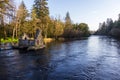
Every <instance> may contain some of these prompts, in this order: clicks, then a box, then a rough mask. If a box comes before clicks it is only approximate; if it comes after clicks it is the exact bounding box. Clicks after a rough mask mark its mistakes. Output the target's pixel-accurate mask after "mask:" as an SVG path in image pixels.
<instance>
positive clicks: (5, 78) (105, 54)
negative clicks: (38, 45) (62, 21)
mask: <svg viewBox="0 0 120 80" xmlns="http://www.w3.org/2000/svg"><path fill="white" fill-rule="evenodd" d="M119 48H120V42H119V41H117V40H115V39H113V38H108V37H105V36H91V37H89V38H88V39H85V40H76V41H67V42H52V43H50V44H47V47H46V48H45V49H44V50H40V51H36V52H35V51H33V52H26V51H18V50H8V51H1V52H0V80H120V68H119V67H120V62H119V61H120V50H119Z"/></svg>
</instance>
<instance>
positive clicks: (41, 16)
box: [32, 0, 50, 37]
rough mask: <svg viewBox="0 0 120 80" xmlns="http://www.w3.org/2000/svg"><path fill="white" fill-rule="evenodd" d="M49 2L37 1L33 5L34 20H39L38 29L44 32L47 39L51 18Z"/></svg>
mask: <svg viewBox="0 0 120 80" xmlns="http://www.w3.org/2000/svg"><path fill="white" fill-rule="evenodd" d="M47 5H48V3H47V0H35V1H34V5H33V13H34V14H33V13H32V14H33V18H34V19H36V20H37V24H39V25H37V26H38V27H40V28H41V30H42V31H43V34H44V37H47V28H48V22H49V20H50V18H49V8H48V7H47Z"/></svg>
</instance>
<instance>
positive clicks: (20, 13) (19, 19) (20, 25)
mask: <svg viewBox="0 0 120 80" xmlns="http://www.w3.org/2000/svg"><path fill="white" fill-rule="evenodd" d="M27 16H28V11H27V9H26V6H25V4H24V2H23V1H22V2H21V4H20V5H19V7H18V10H17V12H16V26H15V27H14V30H13V38H14V35H15V36H16V37H18V36H20V35H21V34H22V33H24V30H25V25H24V23H25V21H26V18H27ZM15 33H16V34H15Z"/></svg>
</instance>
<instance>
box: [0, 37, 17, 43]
mask: <svg viewBox="0 0 120 80" xmlns="http://www.w3.org/2000/svg"><path fill="white" fill-rule="evenodd" d="M9 42H10V43H12V42H13V43H17V42H18V39H12V38H7V39H3V38H2V39H1V43H9Z"/></svg>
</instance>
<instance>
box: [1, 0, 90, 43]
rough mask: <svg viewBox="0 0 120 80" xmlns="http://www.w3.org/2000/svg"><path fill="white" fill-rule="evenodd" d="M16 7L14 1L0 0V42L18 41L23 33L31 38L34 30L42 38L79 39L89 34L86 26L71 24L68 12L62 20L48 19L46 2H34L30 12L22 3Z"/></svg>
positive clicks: (84, 24)
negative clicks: (39, 32) (37, 30)
mask: <svg viewBox="0 0 120 80" xmlns="http://www.w3.org/2000/svg"><path fill="white" fill-rule="evenodd" d="M16 6H17V5H15V3H14V0H0V42H2V41H4V40H7V39H10V40H13V41H14V40H18V38H19V37H20V36H21V35H22V34H24V33H26V34H28V35H29V37H30V38H33V37H34V34H35V30H36V29H40V30H41V31H42V35H43V37H44V38H55V39H58V38H61V37H62V38H81V37H86V36H89V34H90V33H89V27H88V24H86V23H73V21H72V20H71V17H70V13H69V11H68V12H66V16H65V17H64V20H61V17H50V11H49V7H48V1H47V0H34V3H33V6H32V9H31V11H30V12H29V11H28V10H27V8H26V5H25V3H24V1H22V2H21V3H20V5H18V8H16Z"/></svg>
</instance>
